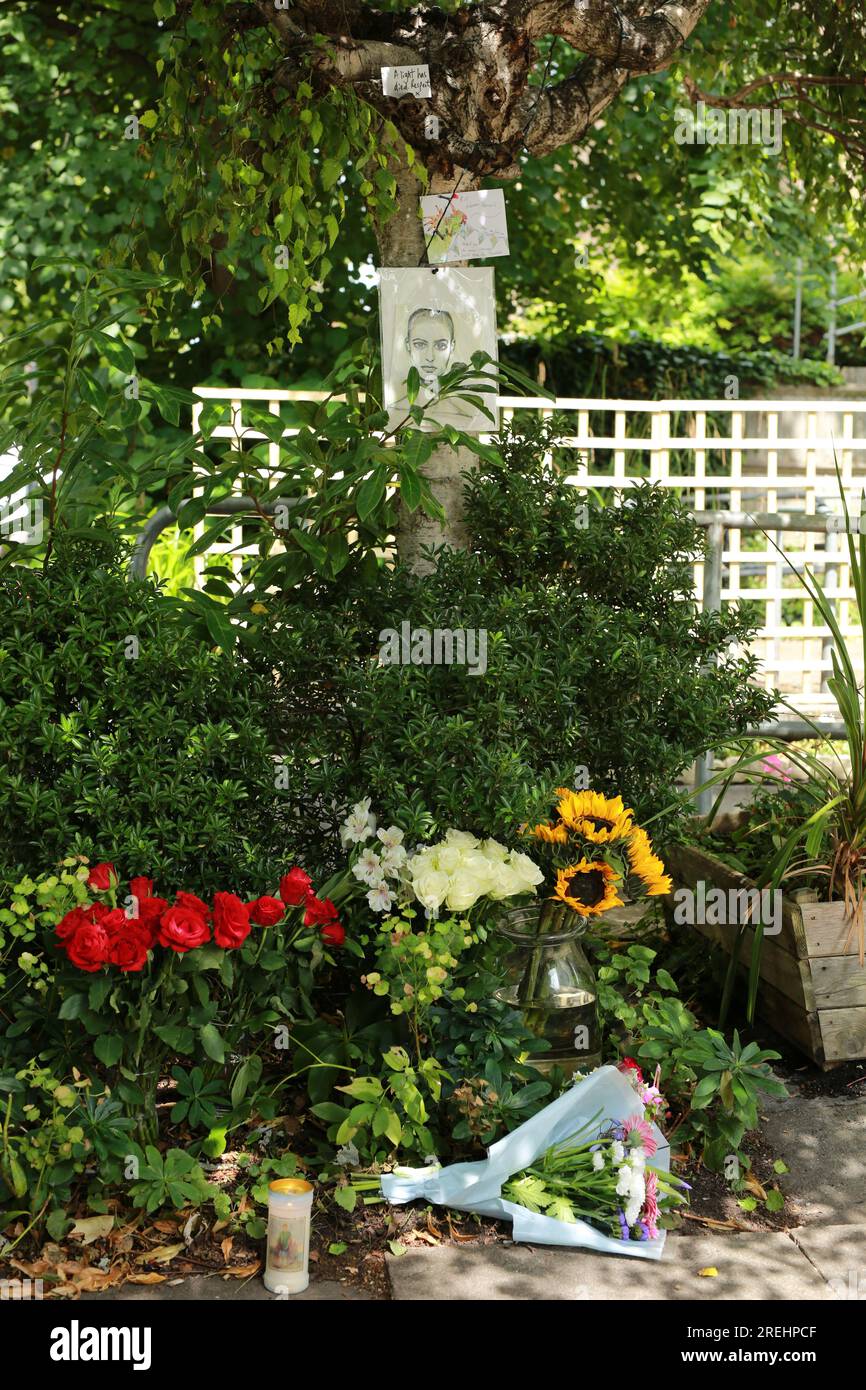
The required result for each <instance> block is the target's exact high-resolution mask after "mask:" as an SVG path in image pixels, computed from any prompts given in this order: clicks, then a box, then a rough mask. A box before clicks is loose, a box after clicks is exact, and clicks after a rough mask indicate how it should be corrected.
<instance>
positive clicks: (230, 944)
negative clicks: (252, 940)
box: [213, 893, 250, 951]
mask: <svg viewBox="0 0 866 1390" xmlns="http://www.w3.org/2000/svg"><path fill="white" fill-rule="evenodd" d="M249 934H250V910H249V908H248V907H245V906H244V904H243V903H242V902H241V900H240V898H239V897H238V895H237V893H214V896H213V939H214V941H215V942H216V944H217V945H218V946H222V948H223V950H225V951H231V950H233V949H234V948H235V947H237V946H243V944H244V942H245V941H246V939H247V937H248V936H249Z"/></svg>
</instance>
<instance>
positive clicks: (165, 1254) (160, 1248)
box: [136, 1241, 184, 1265]
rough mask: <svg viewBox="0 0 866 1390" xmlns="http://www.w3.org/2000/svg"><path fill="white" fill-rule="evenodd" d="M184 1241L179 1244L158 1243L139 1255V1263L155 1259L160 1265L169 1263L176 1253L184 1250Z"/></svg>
mask: <svg viewBox="0 0 866 1390" xmlns="http://www.w3.org/2000/svg"><path fill="white" fill-rule="evenodd" d="M183 1248H184V1245H183V1241H180V1242H179V1243H178V1244H177V1245H157V1246H156V1248H155V1249H154V1250H146V1251H145V1252H144V1254H143V1255H139V1256H138V1259H137V1261H136V1263H137V1264H146V1263H150V1262H151V1261H153V1260H155V1261H156V1263H157V1264H159V1265H167V1264H168V1262H169V1260H173V1259H174V1257H175V1255H179V1254H180V1253H181V1251H182V1250H183Z"/></svg>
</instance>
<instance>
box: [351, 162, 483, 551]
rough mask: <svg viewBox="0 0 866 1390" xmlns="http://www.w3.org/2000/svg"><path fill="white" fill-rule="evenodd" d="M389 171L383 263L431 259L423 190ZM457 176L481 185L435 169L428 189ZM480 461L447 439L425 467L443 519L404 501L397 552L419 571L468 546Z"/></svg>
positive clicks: (443, 188) (402, 168)
mask: <svg viewBox="0 0 866 1390" xmlns="http://www.w3.org/2000/svg"><path fill="white" fill-rule="evenodd" d="M391 172H392V173H393V174H394V176H395V178H396V180H397V210H396V212H395V213H394V214H393V215H392V216H391V217H390V218H389V219H388V220H387V221H385V222H377V223H376V241H377V245H378V248H379V265H380V266H382V267H385V266H422V265H427V264H428V262H427V254H426V250H425V245H424V230H423V227H422V224H421V219H420V216H419V208H420V205H419V202H418V199H419V198H420V196H421V194H422V192H423V191H424V190H423V188H422V186H421V184H420V182H419V180H418V178H417V175H416V174H415V173H414V171H413V169H412V168H410V166H409V164H408V163H400V164H398V163H397V162H396V161H395V160H392V163H391ZM461 176H462V177H461ZM458 180H459V181H460V189H461V191H463V190H464V189H466V190H470V189H473V188H476V187H477V186H478V180H477V179H475V178H474V176H472V175H470V174H469V173H468V171H465V170H461V169H458V170H457V171H456V175H455V177H453V178H447V179H446V178H443V177H442V175H440V174H434V175H433V176H432V178H431V179H430V185H429V192H430V193H450V192H451V191H452V190H453V189H454V187H455V185H456V184H457V182H458ZM454 264H455V265H456V264H458V263H457V262H454ZM460 264H463V263H460ZM477 466H478V459H477V457H476V456H475V454H473V453H472V451H471V450H470V449H466V448H459V449H455V448H452V447H451V446H450V445H448V444H443V445H441V446H440V447H439V448H438V449H435V450H434V451H433V453H432V454H431V456H430V458H429V459H428V461H427V463H426V464H425V465H424V467H423V469H422V470H421V471H422V472H423V474H424V476H425V477H426V478H427V480H428V482H429V483H430V491H431V492H432V493H433V496H434V497H435V498H436V500H437V501H438V502H439V503H440V505H441V506H442V509H443V511H444V512H445V520H444V522H442V521H437V520H435V518H434V517H431V516H428V515H427V513H426V512H424V511H422V510H421V508H420V507H418V508H416V509H415V511H414V512H410V511H409V510H408V508H406V507H404V506H403V505H402V504H401V505H400V508H399V514H398V522H397V553H398V555H399V557H400V559H401V560H402V561H403V563H404V564H406V565H408V566H409V568H410V569H412V570H413V571H414V572H415V574H429V573H430V572H431V570H433V569H434V568H435V560H434V559H433V557H432V554H430V553H429V552H431V551H435V550H438V549H441V548H442V547H443V546H450V547H451V548H452V549H455V550H464V549H465V548H466V545H467V540H468V536H467V532H466V524H465V519H464V506H463V479H464V475H465V474H466V473H467V472H468V471H469V470H470V469H473V468H476V467H477ZM425 552H428V553H425Z"/></svg>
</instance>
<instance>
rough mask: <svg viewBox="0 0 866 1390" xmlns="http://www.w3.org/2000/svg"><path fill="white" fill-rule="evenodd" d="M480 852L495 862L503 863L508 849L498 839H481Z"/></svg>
mask: <svg viewBox="0 0 866 1390" xmlns="http://www.w3.org/2000/svg"><path fill="white" fill-rule="evenodd" d="M481 853H482V854H483V855H484V856H485V858H487V859H492V860H493V862H494V863H495V864H504V863H505V861H506V859H507V858H508V850H507V849H506V848H505V846H504V845H501V844H500V843H499V841H498V840H482V841H481Z"/></svg>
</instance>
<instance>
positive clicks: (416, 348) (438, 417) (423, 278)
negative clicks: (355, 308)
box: [379, 266, 498, 434]
mask: <svg viewBox="0 0 866 1390" xmlns="http://www.w3.org/2000/svg"><path fill="white" fill-rule="evenodd" d="M379 320H380V324H381V334H382V380H383V387H384V404H385V407H386V409H387V410H388V417H389V424H390V427H391V428H392V429H394V428H395V427H396V426H397V425H399V424H400V422H401V421H403V420H405V418H406V416H407V415H408V413H409V406H410V402H409V397H408V394H407V377H408V375H409V370H410V368H411V367H415V368H416V369H417V371H418V375H419V377H420V379H421V387H420V390H419V393H418V397H417V399H416V401H415V402H414V403H415V405H418V406H421V407H422V408H423V409H424V424H423V425H422V426H421V428H425V427H426V428H428V429H434V428H435V427H436V426H437V425H451V426H453V427H454V428H455V429H459V430H465V431H466V432H467V433H468V434H486V433H487V432H488V431H492V430H495V429H496V428H497V421H498V412H497V409H496V396H495V395H494V394H493V393H492V392H491V393H487V392H485V393H484V394H483V395H482V397H481V399H482V400H483V401H484V404H485V406H486V408H487V409H488V410H489V411H490V412H491V414H492V415H493V417H494V419H493V420H492V421H491V420H490V419H489V418H488V416H486V415H485V414H484V413H483V411H481V410H479V409H478V407H477V406H476V405H473V404H472V402H471V401H466V400H460V399H456V398H455V397H454V396H446V398H445V399H440V381H441V379H442V377H443V376H445V374H446V373H447V372H449V371H451V370H452V369H453V368H454V367H455V366H456V365H457V364H458V363H461V362H466V363H468V362H469V360H470V358H471V357H472V354H473V353H474V352H486V353H487V354H488V355H489V356H490V357H491V358H492V359H493V361H494V362H495V361H496V360H497V349H496V298H495V291H494V279H493V270H492V269H491V268H489V267H486V266H485V267H482V268H478V269H464V268H461V269H455V268H452V267H442V268H432V267H430V266H419V267H411V268H406V269H402V268H400V269H397V268H389V269H383V270H380V271H379ZM467 389H469V390H470V391H471V387H469V388H467ZM415 428H417V426H415Z"/></svg>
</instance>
